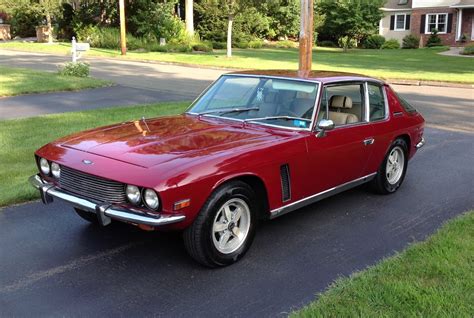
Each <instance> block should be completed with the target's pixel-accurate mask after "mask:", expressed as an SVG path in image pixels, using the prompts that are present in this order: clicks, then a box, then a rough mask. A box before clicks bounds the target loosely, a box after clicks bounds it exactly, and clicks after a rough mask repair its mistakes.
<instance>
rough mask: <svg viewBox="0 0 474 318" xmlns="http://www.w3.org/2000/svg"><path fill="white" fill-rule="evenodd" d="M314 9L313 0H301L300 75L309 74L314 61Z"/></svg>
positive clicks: (305, 75)
mask: <svg viewBox="0 0 474 318" xmlns="http://www.w3.org/2000/svg"><path fill="white" fill-rule="evenodd" d="M313 11H314V7H313V0H301V28H300V63H299V69H298V75H299V76H300V77H308V76H309V73H310V72H311V66H312V63H313Z"/></svg>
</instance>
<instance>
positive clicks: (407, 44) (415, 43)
mask: <svg viewBox="0 0 474 318" xmlns="http://www.w3.org/2000/svg"><path fill="white" fill-rule="evenodd" d="M419 46H420V38H419V37H416V36H414V35H413V34H409V35H407V36H405V37H404V38H403V43H402V48H404V49H417V48H418V47H419Z"/></svg>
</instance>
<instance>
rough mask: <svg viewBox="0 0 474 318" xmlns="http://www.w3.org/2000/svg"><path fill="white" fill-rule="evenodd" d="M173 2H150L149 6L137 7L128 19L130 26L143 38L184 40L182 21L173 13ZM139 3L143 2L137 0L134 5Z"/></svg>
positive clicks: (184, 31) (184, 33)
mask: <svg viewBox="0 0 474 318" xmlns="http://www.w3.org/2000/svg"><path fill="white" fill-rule="evenodd" d="M175 2H176V1H169V2H165V3H153V2H150V3H151V4H150V6H151V7H148V6H145V7H140V8H137V9H136V14H134V15H132V16H131V17H130V19H129V23H130V26H131V28H132V29H133V30H136V32H135V34H136V35H138V36H141V37H145V38H156V39H159V38H165V39H166V41H167V42H169V41H171V40H172V39H173V40H176V41H178V42H183V41H185V40H186V37H187V35H186V30H185V25H184V22H183V21H181V19H180V18H178V17H177V16H175V15H174V6H175ZM140 3H145V2H144V1H142V2H140V1H137V2H136V5H137V6H138V5H139V4H140Z"/></svg>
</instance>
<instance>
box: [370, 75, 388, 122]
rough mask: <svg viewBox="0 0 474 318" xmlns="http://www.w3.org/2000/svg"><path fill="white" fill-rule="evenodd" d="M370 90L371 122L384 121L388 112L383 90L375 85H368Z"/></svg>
mask: <svg viewBox="0 0 474 318" xmlns="http://www.w3.org/2000/svg"><path fill="white" fill-rule="evenodd" d="M368 88H369V114H370V121H375V120H380V119H384V118H385V111H386V110H385V98H384V94H383V90H382V89H383V88H382V87H380V86H378V85H375V84H368Z"/></svg>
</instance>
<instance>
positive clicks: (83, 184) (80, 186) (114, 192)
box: [59, 166, 126, 203]
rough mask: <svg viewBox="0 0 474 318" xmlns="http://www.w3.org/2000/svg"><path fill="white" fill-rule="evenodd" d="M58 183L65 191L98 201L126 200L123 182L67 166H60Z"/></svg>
mask: <svg viewBox="0 0 474 318" xmlns="http://www.w3.org/2000/svg"><path fill="white" fill-rule="evenodd" d="M59 185H60V187H61V188H62V189H64V190H66V191H69V192H72V193H75V194H78V195H80V196H82V197H85V198H88V199H93V200H96V201H99V202H107V203H125V202H126V195H125V185H124V184H123V183H120V182H117V181H112V180H107V179H103V178H100V177H96V176H93V175H90V174H87V173H84V172H81V171H78V170H74V169H71V168H68V167H64V166H61V176H60V177H59Z"/></svg>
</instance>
